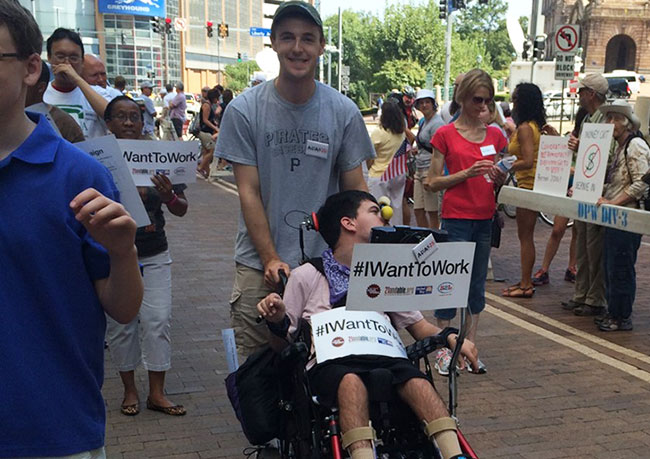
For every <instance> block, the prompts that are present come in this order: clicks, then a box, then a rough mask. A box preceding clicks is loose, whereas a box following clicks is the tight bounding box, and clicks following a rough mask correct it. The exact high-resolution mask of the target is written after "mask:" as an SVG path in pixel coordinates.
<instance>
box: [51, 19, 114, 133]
mask: <svg viewBox="0 0 650 459" xmlns="http://www.w3.org/2000/svg"><path fill="white" fill-rule="evenodd" d="M83 58H84V47H83V43H82V42H81V37H79V34H78V33H76V32H74V31H72V30H69V29H63V28H58V29H56V30H55V31H54V32H53V33H52V35H51V36H50V38H48V39H47V59H48V61H49V62H50V64H51V65H52V72H53V73H54V80H53V81H51V82H50V84H49V85H48V87H47V89H46V90H45V94H43V101H44V102H45V103H48V104H50V105H54V106H56V107H59V108H60V109H61V110H63V111H64V112H66V113H68V114H69V115H70V116H72V117H73V118H74V120H75V121H76V122H77V124H79V126H80V127H81V130H82V131H83V134H84V137H86V139H92V138H95V137H101V136H103V135H106V134H108V129H107V128H106V124H105V123H104V109H105V108H106V105H107V104H108V102H109V101H110V99H111V97H110V96H109V95H108V93H107V92H106V91H105V90H104V89H103V88H102V87H101V86H90V85H89V84H88V83H87V82H86V81H85V80H84V79H83V78H81V76H80V75H81V74H82V73H83Z"/></svg>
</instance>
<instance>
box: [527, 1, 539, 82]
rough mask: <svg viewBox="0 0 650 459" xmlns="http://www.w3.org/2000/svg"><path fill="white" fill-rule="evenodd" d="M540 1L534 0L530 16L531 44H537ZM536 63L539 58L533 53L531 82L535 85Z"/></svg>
mask: <svg viewBox="0 0 650 459" xmlns="http://www.w3.org/2000/svg"><path fill="white" fill-rule="evenodd" d="M539 6H540V5H539V0H533V11H532V14H531V15H530V29H529V34H528V35H529V36H530V41H531V43H535V39H536V38H537V18H538V17H539ZM535 62H537V57H536V56H535V52H534V51H533V58H532V59H531V61H530V82H531V83H533V77H534V76H535Z"/></svg>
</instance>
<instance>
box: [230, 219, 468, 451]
mask: <svg viewBox="0 0 650 459" xmlns="http://www.w3.org/2000/svg"><path fill="white" fill-rule="evenodd" d="M431 233H434V234H435V235H436V240H441V242H442V241H445V240H446V234H443V233H442V232H440V231H436V230H429V229H422V228H412V227H404V226H402V227H394V228H373V234H372V236H371V242H374V243H387V242H394V243H395V242H396V243H404V242H419V241H421V240H423V239H424V238H425V237H426V236H428V235H429V234H431ZM301 236H302V235H301ZM301 242H302V237H301ZM301 249H302V243H301ZM281 277H284V276H281ZM283 280H284V281H286V278H285V279H283ZM283 283H284V282H283ZM282 290H283V289H282ZM278 293H280V294H282V292H278ZM460 319H461V328H460V333H458V330H453V329H446V330H445V331H443V333H441V334H439V335H434V336H430V337H428V338H426V339H423V340H420V341H417V342H415V343H413V344H411V345H409V346H407V348H406V351H407V356H408V359H409V360H410V361H411V363H412V364H413V365H415V366H416V367H417V368H419V369H420V370H422V371H423V373H424V374H425V376H426V378H427V379H428V381H429V382H430V383H431V384H432V385H433V387H434V389H435V384H434V381H433V372H432V367H431V364H430V362H429V358H428V355H429V354H430V353H431V352H434V351H435V350H437V349H439V348H441V347H444V346H446V345H447V335H448V333H457V334H458V340H457V346H456V348H455V350H454V352H453V355H452V360H451V364H450V368H456V362H457V360H458V358H459V357H460V348H461V347H462V343H463V340H464V337H465V331H466V330H465V327H464V324H465V310H464V309H461V314H460ZM445 332H446V333H445ZM293 338H294V339H293V342H292V343H290V344H289V345H288V346H287V347H285V348H284V349H283V350H282V351H281V352H280V353H279V355H278V356H277V359H276V362H275V365H276V367H277V368H276V370H277V371H276V373H275V375H276V379H274V380H273V383H274V384H276V387H277V389H278V391H279V398H278V400H277V405H278V406H279V407H280V408H281V411H282V415H281V420H280V424H281V428H280V426H278V432H277V443H276V445H275V447H270V446H268V445H260V446H254V447H251V448H247V449H246V450H244V454H245V455H246V456H248V457H253V456H255V457H257V458H282V459H320V458H331V459H343V458H345V457H348V456H347V452H346V451H345V450H344V448H343V445H342V439H341V437H342V436H341V431H340V427H339V423H338V410H337V409H336V408H327V407H325V406H323V405H321V404H319V403H318V399H317V397H316V396H314V394H313V393H312V390H311V387H310V384H309V378H308V375H307V369H306V368H307V362H308V361H309V360H310V358H311V356H310V352H311V326H310V325H309V323H308V322H307V321H306V320H304V319H300V323H299V325H298V327H297V331H296V332H295V333H294V336H293ZM456 377H457V371H455V370H454V371H450V374H449V412H450V415H451V417H452V418H453V419H454V420H455V421H456V424H457V425H458V419H457V418H456V405H457V402H456V400H457V397H456ZM364 382H366V388H367V390H368V398H369V413H370V419H371V424H372V427H373V428H374V429H375V432H376V438H377V440H376V441H375V442H374V444H373V447H374V448H375V454H376V457H377V458H378V459H441V455H440V452H439V450H438V448H437V447H436V445H435V444H434V442H433V441H432V440H431V439H429V438H428V437H427V435H426V434H425V432H424V429H423V426H422V423H421V421H420V420H419V419H418V418H417V416H416V415H415V414H414V413H413V412H412V410H411V409H410V407H409V406H408V405H406V404H405V403H404V402H403V401H402V400H401V399H400V398H399V397H398V395H397V392H396V391H395V390H394V388H393V387H392V375H391V373H390V371H389V370H386V369H381V368H378V369H375V370H372V371H371V372H370V373H369V374H368V376H367V378H365V379H364ZM240 421H241V419H240ZM457 435H458V441H459V444H460V446H461V451H462V453H463V454H464V456H465V457H466V458H467V459H478V456H477V455H476V453H475V452H474V451H473V450H472V448H471V446H470V445H469V443H468V441H467V440H466V438H465V437H464V435H463V434H462V432H461V431H460V429H458V430H457Z"/></svg>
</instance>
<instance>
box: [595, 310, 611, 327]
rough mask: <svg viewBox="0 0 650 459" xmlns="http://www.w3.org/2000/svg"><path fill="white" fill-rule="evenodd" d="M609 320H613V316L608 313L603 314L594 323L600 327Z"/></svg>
mask: <svg viewBox="0 0 650 459" xmlns="http://www.w3.org/2000/svg"><path fill="white" fill-rule="evenodd" d="M609 319H611V316H610V315H609V313H608V312H606V313H605V314H601V315H599V316H596V317H594V323H595V324H596V325H600V324H602V323H603V322H605V321H607V320H609Z"/></svg>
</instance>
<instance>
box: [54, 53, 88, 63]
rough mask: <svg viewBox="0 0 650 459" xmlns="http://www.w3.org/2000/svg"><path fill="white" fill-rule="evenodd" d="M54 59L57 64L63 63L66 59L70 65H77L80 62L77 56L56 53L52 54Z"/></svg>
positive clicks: (79, 57)
mask: <svg viewBox="0 0 650 459" xmlns="http://www.w3.org/2000/svg"><path fill="white" fill-rule="evenodd" d="M54 58H55V59H56V60H57V61H58V62H63V61H65V60H66V59H67V60H68V62H70V63H71V64H78V63H79V62H81V56H80V55H78V54H71V55H67V54H63V53H56V54H54Z"/></svg>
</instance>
